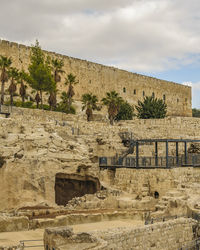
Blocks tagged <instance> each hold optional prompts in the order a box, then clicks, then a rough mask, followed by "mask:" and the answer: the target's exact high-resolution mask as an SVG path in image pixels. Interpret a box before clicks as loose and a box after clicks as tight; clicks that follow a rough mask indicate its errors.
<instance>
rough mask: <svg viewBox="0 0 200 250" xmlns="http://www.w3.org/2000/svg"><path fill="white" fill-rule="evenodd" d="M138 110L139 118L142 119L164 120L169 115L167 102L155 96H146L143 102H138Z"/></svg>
mask: <svg viewBox="0 0 200 250" xmlns="http://www.w3.org/2000/svg"><path fill="white" fill-rule="evenodd" d="M136 109H137V111H138V114H137V116H138V118H140V119H157V118H164V117H165V116H166V113H167V105H166V104H165V102H164V101H163V100H162V99H157V98H154V97H153V96H145V97H144V100H143V102H141V101H138V106H136Z"/></svg>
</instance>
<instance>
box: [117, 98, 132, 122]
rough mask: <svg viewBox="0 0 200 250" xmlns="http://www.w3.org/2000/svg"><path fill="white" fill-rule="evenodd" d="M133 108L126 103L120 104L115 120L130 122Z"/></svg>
mask: <svg viewBox="0 0 200 250" xmlns="http://www.w3.org/2000/svg"><path fill="white" fill-rule="evenodd" d="M133 111H134V108H133V107H132V106H131V105H130V104H129V103H128V102H122V104H121V105H120V108H119V112H118V114H117V116H116V118H115V119H116V120H118V121H119V120H132V119H133V116H134V113H133Z"/></svg>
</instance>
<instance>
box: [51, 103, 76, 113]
mask: <svg viewBox="0 0 200 250" xmlns="http://www.w3.org/2000/svg"><path fill="white" fill-rule="evenodd" d="M55 111H57V112H63V113H66V114H73V115H75V114H76V109H75V108H74V107H73V106H70V108H69V109H68V106H67V105H65V104H63V103H59V104H58V105H57V107H56V109H55Z"/></svg>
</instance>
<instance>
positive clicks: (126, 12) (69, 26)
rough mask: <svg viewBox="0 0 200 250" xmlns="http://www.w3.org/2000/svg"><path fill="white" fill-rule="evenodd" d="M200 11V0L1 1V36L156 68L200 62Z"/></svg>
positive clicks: (87, 56)
mask: <svg viewBox="0 0 200 250" xmlns="http://www.w3.org/2000/svg"><path fill="white" fill-rule="evenodd" d="M199 9H200V1H199V0H190V1H188V0H162V1H161V0H123V1H122V0H109V1H108V0H101V1H100V0H73V1H72V0H57V1H54V0H43V1H39V0H29V1H27V0H18V1H12V0H1V16H0V30H1V34H0V36H1V37H3V38H5V39H8V40H13V41H19V42H22V43H24V42H26V44H31V43H33V41H34V40H35V39H36V38H38V39H39V41H40V43H41V45H42V47H43V48H44V49H47V50H53V51H56V52H59V53H64V54H67V55H71V56H74V57H79V58H83V59H88V60H92V61H96V62H99V63H103V64H107V65H113V66H116V67H119V68H123V69H127V70H132V71H146V72H150V71H154V72H155V71H162V70H168V69H174V68H178V67H181V66H182V65H187V64H192V63H198V62H199V55H200V46H199V44H200V33H199V28H200V14H199ZM8 17H9V18H8ZM5 20H6V21H5Z"/></svg>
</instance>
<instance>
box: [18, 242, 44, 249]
mask: <svg viewBox="0 0 200 250" xmlns="http://www.w3.org/2000/svg"><path fill="white" fill-rule="evenodd" d="M34 247H44V243H43V240H20V249H26V248H34Z"/></svg>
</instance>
